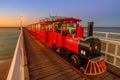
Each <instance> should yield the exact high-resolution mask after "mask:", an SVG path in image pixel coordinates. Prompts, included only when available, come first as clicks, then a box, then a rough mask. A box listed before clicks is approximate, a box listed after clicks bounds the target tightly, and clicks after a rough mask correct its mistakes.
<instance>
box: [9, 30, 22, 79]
mask: <svg viewBox="0 0 120 80" xmlns="http://www.w3.org/2000/svg"><path fill="white" fill-rule="evenodd" d="M7 80H24V54H23V31H22V29H21V32H20V35H19V38H18V42H17V45H16V49H15V52H14V56H13V59H12V63H11V66H10V70H9V73H8V76H7Z"/></svg>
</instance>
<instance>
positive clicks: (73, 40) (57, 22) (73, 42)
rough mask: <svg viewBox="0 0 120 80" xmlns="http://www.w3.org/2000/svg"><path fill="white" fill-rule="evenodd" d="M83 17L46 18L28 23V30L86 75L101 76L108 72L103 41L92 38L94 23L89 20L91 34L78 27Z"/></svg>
mask: <svg viewBox="0 0 120 80" xmlns="http://www.w3.org/2000/svg"><path fill="white" fill-rule="evenodd" d="M80 21H81V20H80V19H77V18H73V17H64V18H57V19H50V20H44V21H41V22H38V23H34V24H31V25H28V26H27V30H28V31H29V32H30V33H32V34H33V35H34V36H36V37H37V38H38V39H40V40H42V41H43V42H45V43H46V44H47V45H48V46H49V47H50V48H52V49H53V50H55V51H56V52H57V53H62V55H66V57H67V60H68V61H69V62H70V63H71V64H72V65H73V66H74V67H76V68H78V69H79V70H80V71H81V72H83V73H84V74H85V75H99V74H102V73H104V72H105V71H106V65H105V62H104V56H103V55H102V54H101V52H100V50H101V42H100V40H99V39H98V38H95V37H93V24H94V23H93V22H88V34H87V37H85V36H84V35H83V34H84V28H83V27H82V26H79V24H78V22H80Z"/></svg>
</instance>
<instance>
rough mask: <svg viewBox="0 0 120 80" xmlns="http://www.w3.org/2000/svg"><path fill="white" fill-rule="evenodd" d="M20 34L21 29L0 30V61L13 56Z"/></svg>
mask: <svg viewBox="0 0 120 80" xmlns="http://www.w3.org/2000/svg"><path fill="white" fill-rule="evenodd" d="M19 33H20V30H19V28H0V60H1V59H5V58H8V57H11V56H13V53H14V50H15V47H16V44H17V40H18V37H19Z"/></svg>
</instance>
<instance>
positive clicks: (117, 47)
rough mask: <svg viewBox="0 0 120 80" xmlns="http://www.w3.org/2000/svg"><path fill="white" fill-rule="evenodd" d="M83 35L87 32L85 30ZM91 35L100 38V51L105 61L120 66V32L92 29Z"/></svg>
mask: <svg viewBox="0 0 120 80" xmlns="http://www.w3.org/2000/svg"><path fill="white" fill-rule="evenodd" d="M84 34H85V36H86V35H87V32H86V31H85V33H84ZM93 36H95V37H98V38H99V39H101V42H102V44H101V52H102V53H104V55H105V61H106V62H107V63H109V64H111V65H114V66H116V67H118V68H120V33H115V32H100V31H94V32H93Z"/></svg>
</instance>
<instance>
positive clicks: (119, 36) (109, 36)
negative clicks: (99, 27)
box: [84, 31, 120, 41]
mask: <svg viewBox="0 0 120 80" xmlns="http://www.w3.org/2000/svg"><path fill="white" fill-rule="evenodd" d="M84 34H85V36H87V31H85V33H84ZM93 36H95V37H99V38H101V39H106V40H114V41H120V33H116V32H100V31H94V32H93Z"/></svg>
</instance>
